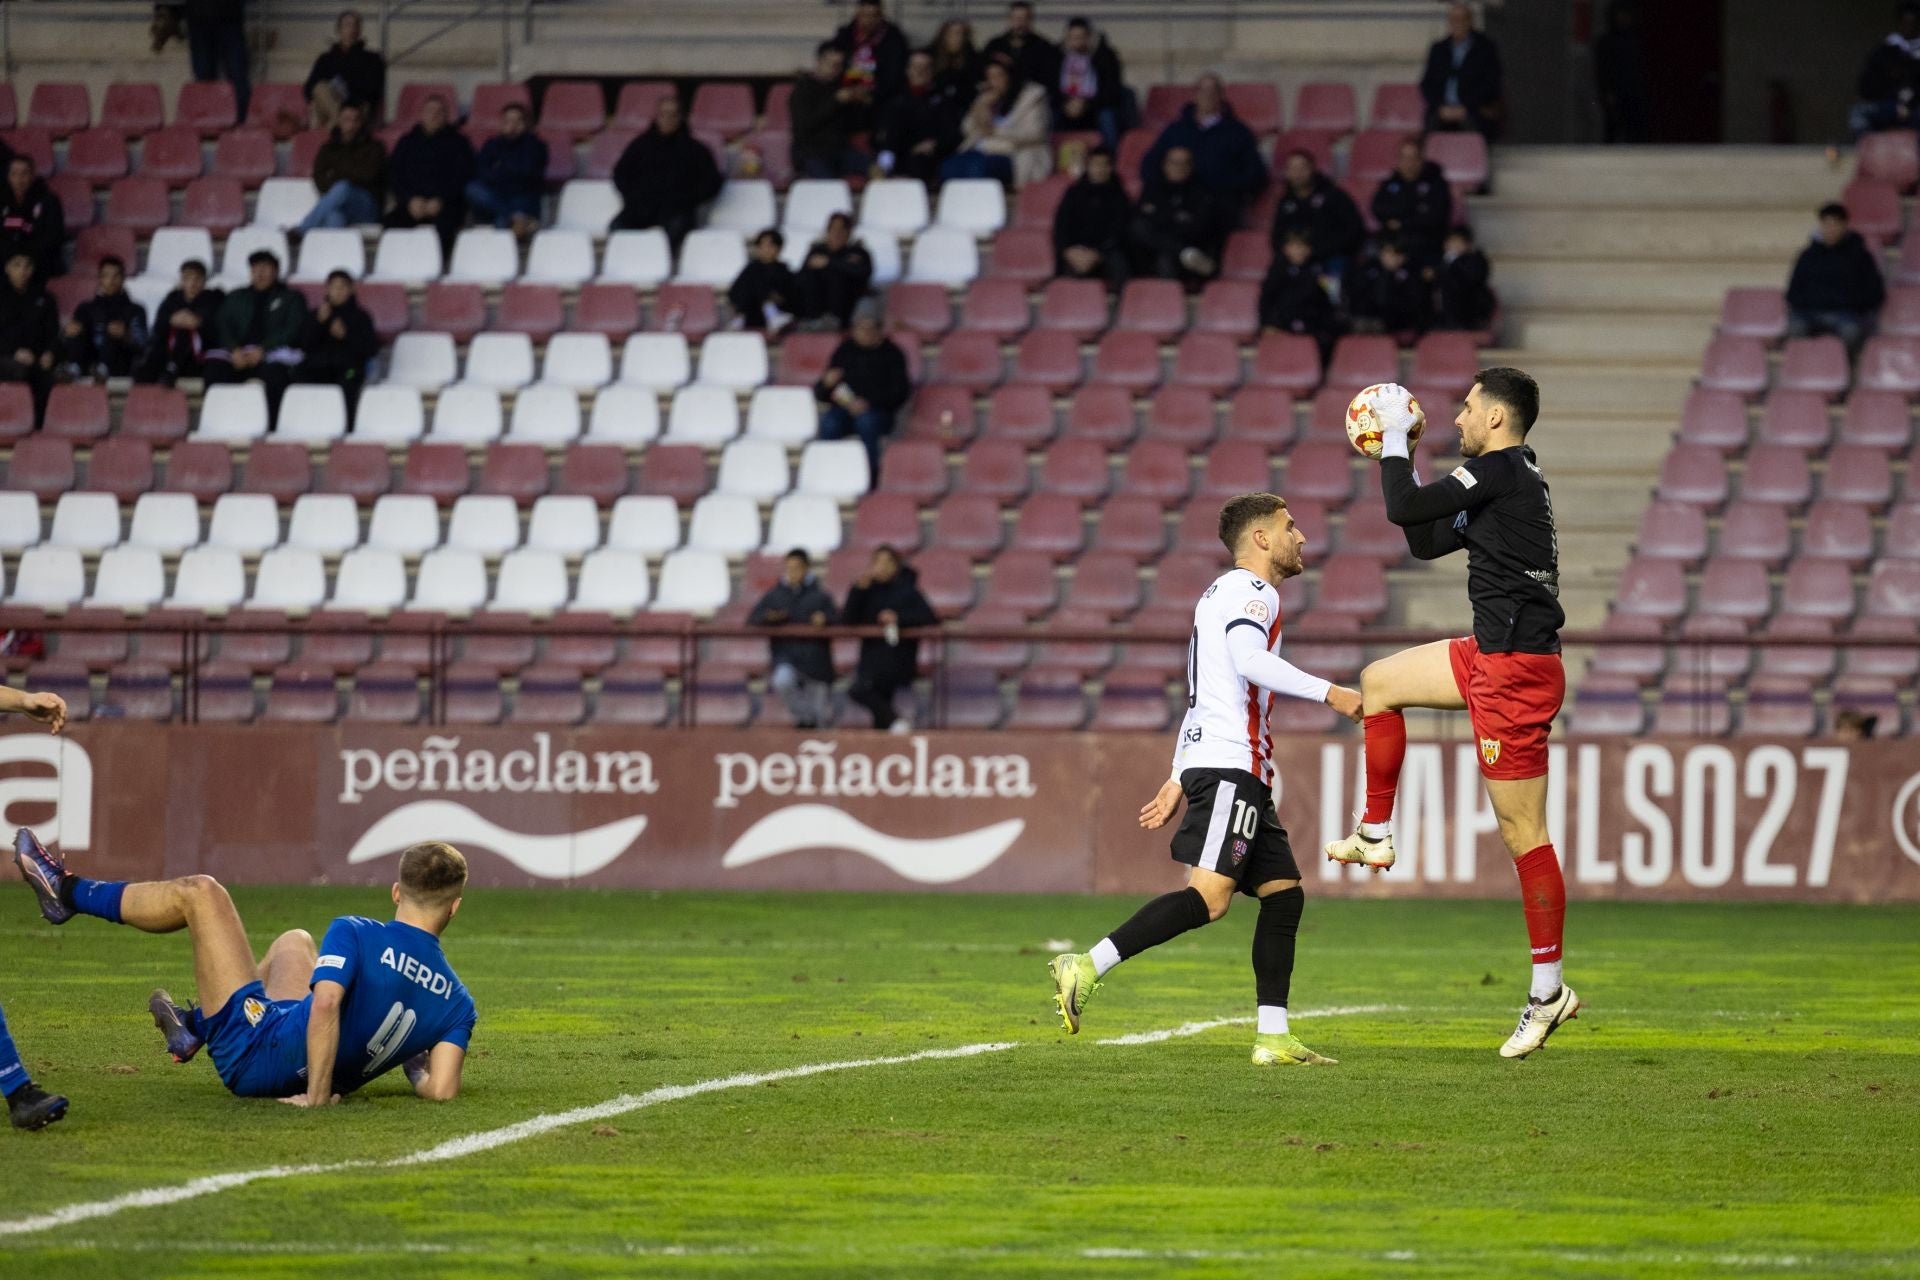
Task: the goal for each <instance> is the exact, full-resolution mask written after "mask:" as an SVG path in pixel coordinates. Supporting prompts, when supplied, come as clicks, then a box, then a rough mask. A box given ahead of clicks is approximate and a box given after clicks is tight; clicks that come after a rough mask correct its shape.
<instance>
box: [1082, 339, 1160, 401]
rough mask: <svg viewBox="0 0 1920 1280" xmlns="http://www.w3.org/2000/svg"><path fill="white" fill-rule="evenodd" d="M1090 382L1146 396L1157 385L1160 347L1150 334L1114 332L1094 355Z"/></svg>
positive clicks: (1158, 382) (1158, 381) (1104, 340)
mask: <svg viewBox="0 0 1920 1280" xmlns="http://www.w3.org/2000/svg"><path fill="white" fill-rule="evenodd" d="M1091 380H1092V381H1093V382H1096V383H1104V384H1108V385H1112V386H1120V387H1125V388H1127V389H1128V390H1130V391H1132V392H1134V393H1136V394H1145V393H1146V392H1148V391H1150V390H1152V389H1153V388H1154V387H1156V386H1158V385H1160V344H1159V343H1158V342H1157V341H1156V340H1155V339H1154V337H1153V335H1152V334H1148V333H1133V332H1129V331H1127V330H1124V329H1116V330H1114V331H1113V332H1111V333H1109V334H1107V335H1106V336H1105V337H1104V338H1102V339H1100V345H1099V347H1098V348H1097V349H1096V350H1095V352H1094V357H1093V374H1092V379H1091Z"/></svg>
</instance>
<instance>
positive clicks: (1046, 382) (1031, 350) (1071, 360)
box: [1013, 329, 1081, 394]
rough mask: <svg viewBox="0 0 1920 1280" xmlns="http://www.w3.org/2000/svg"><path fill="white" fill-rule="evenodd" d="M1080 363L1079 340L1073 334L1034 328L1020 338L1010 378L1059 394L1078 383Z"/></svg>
mask: <svg viewBox="0 0 1920 1280" xmlns="http://www.w3.org/2000/svg"><path fill="white" fill-rule="evenodd" d="M1080 363H1081V362H1080V343H1079V341H1078V339H1076V338H1075V337H1074V336H1073V335H1072V334H1070V333H1061V332H1056V331H1048V330H1040V329H1036V330H1035V331H1034V332H1032V333H1029V334H1027V335H1025V336H1024V337H1022V338H1021V339H1020V343H1019V347H1018V350H1017V353H1016V354H1015V356H1014V366H1013V378H1014V381H1016V382H1024V383H1031V384H1034V385H1036V386H1042V387H1045V388H1047V389H1048V390H1050V391H1052V392H1054V393H1055V394H1058V393H1060V392H1063V391H1066V390H1068V389H1069V388H1071V387H1073V386H1075V385H1077V384H1078V383H1079V381H1080V376H1081V367H1080Z"/></svg>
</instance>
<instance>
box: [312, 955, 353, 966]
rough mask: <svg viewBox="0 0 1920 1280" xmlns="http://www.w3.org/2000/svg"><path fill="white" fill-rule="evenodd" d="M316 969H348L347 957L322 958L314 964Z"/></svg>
mask: <svg viewBox="0 0 1920 1280" xmlns="http://www.w3.org/2000/svg"><path fill="white" fill-rule="evenodd" d="M313 967H314V968H316V969H344V968H346V967H347V958H346V957H345V956H321V957H320V958H319V959H318V960H315V961H314V962H313Z"/></svg>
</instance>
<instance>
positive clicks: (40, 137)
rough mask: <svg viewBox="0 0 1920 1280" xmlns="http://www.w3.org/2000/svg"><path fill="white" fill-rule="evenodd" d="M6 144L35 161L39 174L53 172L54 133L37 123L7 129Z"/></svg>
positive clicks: (35, 167) (35, 168) (34, 164)
mask: <svg viewBox="0 0 1920 1280" xmlns="http://www.w3.org/2000/svg"><path fill="white" fill-rule="evenodd" d="M5 137H6V144H7V145H8V146H10V147H12V148H13V149H14V152H15V153H16V154H18V155H23V156H26V157H27V158H28V159H30V160H32V161H33V171H34V172H35V173H39V174H48V173H52V172H53V135H52V134H51V133H49V132H47V131H46V130H45V129H43V128H40V127H39V126H37V125H28V126H23V127H21V128H18V129H8V130H7V131H6V136H5Z"/></svg>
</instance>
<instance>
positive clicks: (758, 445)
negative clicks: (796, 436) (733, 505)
mask: <svg viewBox="0 0 1920 1280" xmlns="http://www.w3.org/2000/svg"><path fill="white" fill-rule="evenodd" d="M791 484H792V476H791V475H790V474H789V473H788V470H787V449H786V446H785V445H783V444H780V443H777V442H775V441H772V440H734V441H732V442H731V443H729V444H728V445H727V446H726V447H725V448H724V449H722V450H721V451H720V471H719V474H718V476H716V477H715V480H714V492H716V493H724V494H731V495H735V496H738V497H746V498H752V499H754V500H755V501H758V502H772V501H773V500H774V499H775V498H777V497H779V496H780V495H781V494H783V493H785V492H786V491H787V490H788V488H789V487H791Z"/></svg>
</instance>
